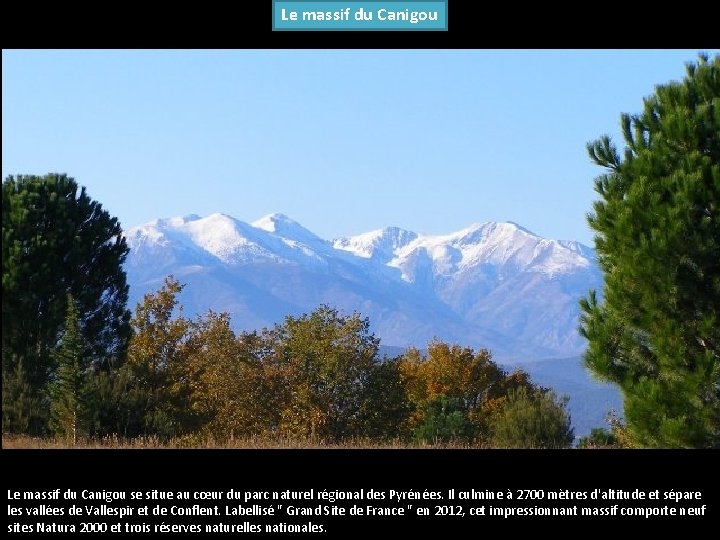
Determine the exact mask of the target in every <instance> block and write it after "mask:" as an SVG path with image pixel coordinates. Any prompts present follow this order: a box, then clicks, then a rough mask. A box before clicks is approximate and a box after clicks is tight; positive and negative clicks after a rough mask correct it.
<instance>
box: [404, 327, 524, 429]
mask: <svg viewBox="0 0 720 540" xmlns="http://www.w3.org/2000/svg"><path fill="white" fill-rule="evenodd" d="M400 369H401V372H402V376H403V383H404V384H405V386H406V389H407V393H408V397H409V400H410V402H411V403H412V404H413V407H414V411H413V413H412V414H411V416H410V418H409V421H408V424H407V430H409V431H410V432H412V433H415V434H416V436H417V435H418V434H420V435H421V436H422V437H421V438H424V437H425V435H427V434H431V433H432V432H433V429H435V428H433V427H432V426H440V425H447V426H455V427H452V428H450V431H454V432H456V433H457V434H458V436H459V437H463V438H467V439H471V438H477V437H480V438H482V437H484V436H485V435H486V434H487V423H488V420H489V418H490V417H491V416H492V415H493V414H495V413H496V412H497V411H498V410H499V409H500V408H501V406H502V403H503V402H504V400H505V396H506V394H507V392H508V391H509V390H510V389H513V388H518V387H527V388H534V386H533V385H532V383H531V382H530V380H529V378H528V377H527V375H526V374H524V373H523V372H516V373H513V374H511V375H508V374H507V373H506V372H505V371H504V370H503V369H501V368H500V367H499V366H498V365H497V364H496V363H495V362H493V361H492V356H491V354H490V352H489V351H488V350H486V349H481V350H479V351H477V352H476V351H474V350H473V349H471V348H469V347H461V346H459V345H452V346H451V345H449V344H447V343H444V342H442V341H439V340H435V341H433V342H431V343H430V344H429V345H428V349H427V354H426V355H422V354H421V353H420V351H419V350H417V349H409V350H408V351H407V352H406V353H405V355H404V357H403V359H402V361H401V365H400ZM458 414H459V415H461V416H462V419H463V422H464V423H465V425H464V427H463V428H462V429H456V427H457V425H458V420H457V418H458ZM445 415H447V416H448V418H443V416H445ZM431 417H432V418H431ZM428 426H430V427H428ZM445 432H447V430H446V431H445ZM445 432H444V433H445ZM441 438H445V439H447V437H446V436H445V435H443V436H442V437H441ZM431 439H432V437H430V438H429V439H425V440H428V441H430V440H431Z"/></svg>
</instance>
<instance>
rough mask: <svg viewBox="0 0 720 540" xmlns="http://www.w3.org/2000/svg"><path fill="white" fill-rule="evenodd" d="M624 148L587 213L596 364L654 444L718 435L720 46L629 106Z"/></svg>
mask: <svg viewBox="0 0 720 540" xmlns="http://www.w3.org/2000/svg"><path fill="white" fill-rule="evenodd" d="M621 125H622V128H623V134H624V139H625V144H626V148H625V151H624V153H623V157H622V158H621V157H620V154H619V153H618V151H617V149H616V148H615V147H614V145H613V144H612V143H611V142H610V139H609V138H608V137H602V138H601V139H600V140H598V141H596V142H594V143H591V144H589V145H588V151H589V154H590V157H591V159H592V160H593V161H594V162H595V163H596V164H598V165H600V166H602V167H604V168H605V169H607V171H608V172H607V174H605V175H602V176H600V177H598V178H597V179H596V180H595V190H596V192H597V193H598V194H599V196H600V200H599V201H597V202H595V204H594V206H593V208H594V212H593V213H592V214H590V215H589V216H588V220H589V223H590V226H591V227H592V228H593V230H594V231H595V233H596V236H595V244H596V248H597V252H598V258H599V263H600V266H601V268H602V269H603V271H604V273H605V283H604V288H603V291H602V298H600V297H599V296H598V295H597V294H596V293H595V292H594V291H591V292H590V294H589V295H588V298H586V299H584V300H583V301H582V302H581V308H582V311H583V315H582V323H581V324H582V326H581V333H582V334H583V335H584V336H585V337H586V338H587V339H588V342H589V348H588V351H587V353H586V355H585V362H586V363H587V365H588V366H589V367H590V368H591V369H592V371H594V372H595V373H596V374H598V375H599V376H600V377H601V378H603V379H605V380H607V381H611V382H614V383H616V384H618V385H619V386H620V388H621V390H622V392H623V395H624V408H625V410H624V416H625V420H626V422H627V430H628V433H629V434H630V436H631V437H632V438H633V439H634V441H635V442H636V443H637V444H639V445H641V446H649V447H708V446H718V445H720V56H715V57H714V58H713V59H712V60H710V59H709V58H708V57H707V56H701V57H700V59H699V62H698V63H697V64H689V65H688V66H687V75H686V77H685V79H684V80H683V81H681V82H672V83H669V84H666V85H661V86H658V87H657V88H656V90H655V93H654V94H653V95H652V96H650V97H648V98H646V99H645V106H644V110H643V112H642V113H641V114H638V115H635V116H630V115H627V114H625V115H622V117H621Z"/></svg>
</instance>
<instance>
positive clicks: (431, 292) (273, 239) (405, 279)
mask: <svg viewBox="0 0 720 540" xmlns="http://www.w3.org/2000/svg"><path fill="white" fill-rule="evenodd" d="M126 237H127V240H128V245H129V246H130V254H129V255H128V259H127V261H126V270H127V272H128V282H129V283H130V286H131V301H132V300H135V301H137V300H139V299H141V298H142V295H143V294H144V293H147V292H151V291H153V290H156V289H157V288H158V287H159V286H160V285H161V284H162V279H163V278H164V277H165V276H166V275H168V274H171V273H172V274H174V275H175V276H176V277H178V278H179V279H180V280H181V281H183V282H187V284H188V287H187V289H186V291H184V293H183V295H184V297H183V298H182V300H183V303H184V304H185V308H186V313H201V312H204V311H206V310H207V309H213V310H216V311H228V312H229V313H230V315H231V317H232V320H233V323H234V325H235V326H236V328H237V329H243V330H252V329H257V328H259V327H263V326H272V324H274V323H276V322H280V321H281V320H282V319H283V318H284V317H285V316H286V315H296V314H300V313H305V312H309V311H311V310H312V309H314V308H316V307H317V306H318V305H320V304H329V305H333V306H335V307H337V308H339V309H342V310H344V311H347V312H352V311H358V312H360V313H361V314H363V315H364V316H368V317H369V318H370V321H371V325H372V326H371V327H372V330H373V331H374V332H375V333H376V335H378V336H379V337H380V338H381V339H382V341H383V343H384V344H386V345H390V346H399V347H407V346H419V347H424V346H425V345H426V344H427V342H428V341H430V340H431V339H433V338H436V337H437V338H439V339H443V340H446V341H453V342H458V343H461V344H463V345H470V346H474V347H485V348H489V349H490V350H492V351H493V352H494V353H495V354H496V356H498V357H499V358H502V359H508V360H518V359H533V358H546V357H548V356H557V357H568V356H575V355H577V354H580V353H581V352H582V350H583V349H584V343H583V342H582V340H581V338H580V336H579V335H578V334H577V317H578V315H579V308H578V305H577V303H578V302H577V301H578V299H579V298H580V296H581V295H584V294H585V293H586V292H587V290H588V289H590V288H599V285H600V282H601V275H600V271H599V269H598V267H597V264H596V261H595V256H594V251H593V250H592V248H590V247H589V246H585V245H583V244H581V243H579V242H575V241H557V240H550V239H545V238H542V237H540V236H538V235H536V234H534V233H532V232H531V231H530V230H528V229H525V228H524V227H522V226H520V225H518V224H516V223H512V222H477V223H473V224H471V225H469V226H468V227H465V228H463V229H461V230H459V231H455V232H452V233H448V234H440V235H430V234H419V233H416V232H414V231H409V230H406V229H403V228H400V227H385V228H381V229H376V230H373V231H370V232H367V233H362V234H359V235H354V236H346V237H341V238H336V239H332V240H325V239H322V238H320V237H319V236H317V235H316V234H314V233H313V232H312V231H310V230H308V229H306V228H305V227H303V226H302V225H301V224H300V223H298V222H297V221H295V220H293V219H291V218H290V217H288V216H287V215H285V214H282V213H273V214H268V215H266V216H263V217H261V218H260V219H257V220H255V221H253V222H250V223H247V222H244V221H241V220H238V219H236V218H234V217H232V216H229V215H227V214H220V213H214V214H210V215H208V216H206V217H200V216H198V215H195V214H189V215H186V216H183V217H173V218H164V219H156V220H153V221H150V222H148V223H145V224H143V225H139V226H136V227H132V228H130V229H128V231H127V232H126ZM131 305H132V304H131Z"/></svg>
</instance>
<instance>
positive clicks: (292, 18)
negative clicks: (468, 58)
mask: <svg viewBox="0 0 720 540" xmlns="http://www.w3.org/2000/svg"><path fill="white" fill-rule="evenodd" d="M447 29H448V24H447V0H416V1H413V2H385V1H374V0H365V1H362V2H344V1H342V0H325V1H324V2H323V1H315V2H307V1H297V0H273V31H282V30H410V31H412V30H439V31H443V30H447Z"/></svg>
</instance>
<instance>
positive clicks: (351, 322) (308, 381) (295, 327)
mask: <svg viewBox="0 0 720 540" xmlns="http://www.w3.org/2000/svg"><path fill="white" fill-rule="evenodd" d="M274 337H275V339H274V344H273V347H272V349H273V350H272V353H271V355H270V360H271V361H272V362H273V363H275V365H282V366H283V367H284V368H285V369H286V371H285V375H286V376H287V379H286V386H285V389H286V391H287V392H288V393H287V397H288V400H287V402H286V403H285V406H284V407H283V411H282V415H281V419H280V425H279V426H278V428H279V431H280V432H282V433H286V434H289V435H294V436H301V437H317V438H321V439H330V440H340V439H344V438H347V437H352V436H357V435H359V434H361V431H362V429H361V427H362V425H363V419H362V411H363V406H364V403H365V400H366V399H368V391H369V383H370V380H371V376H372V373H373V369H374V366H375V363H376V355H377V351H378V345H379V341H380V340H379V339H377V338H376V337H375V336H374V335H373V334H372V333H370V323H369V321H368V319H366V318H362V317H361V316H360V315H359V314H357V313H354V314H352V315H344V314H341V313H340V312H339V311H338V310H336V309H334V308H331V307H329V306H320V307H319V308H318V309H316V310H315V311H313V312H312V313H310V314H309V315H307V314H306V315H301V316H300V317H287V318H286V319H285V322H284V323H283V324H281V325H278V326H277V327H276V329H275V331H274Z"/></svg>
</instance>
